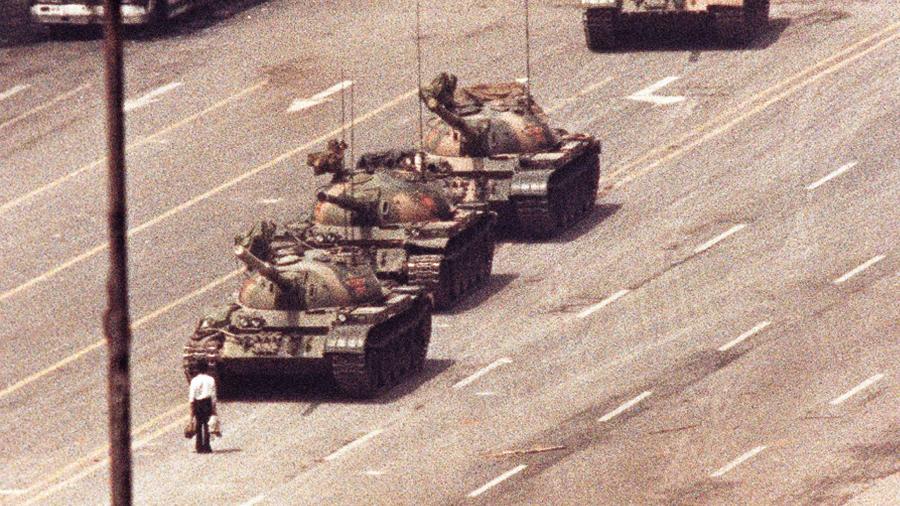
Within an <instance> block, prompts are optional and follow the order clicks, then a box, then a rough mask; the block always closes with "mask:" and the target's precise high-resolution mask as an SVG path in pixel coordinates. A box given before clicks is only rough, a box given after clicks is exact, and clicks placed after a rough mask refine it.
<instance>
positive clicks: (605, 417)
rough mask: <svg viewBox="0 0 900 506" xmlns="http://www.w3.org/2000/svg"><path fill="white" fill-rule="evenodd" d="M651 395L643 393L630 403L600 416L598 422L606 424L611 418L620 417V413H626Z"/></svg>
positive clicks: (648, 392) (650, 393)
mask: <svg viewBox="0 0 900 506" xmlns="http://www.w3.org/2000/svg"><path fill="white" fill-rule="evenodd" d="M651 395H653V392H650V391H647V392H644V393H642V394H641V395H639V396H637V397H635V398H634V399H631V400H630V401H628V402H626V403H624V404H622V405H621V406H619V407H618V408H616V409H614V410H612V411H610V412H609V413H607V414H605V415H603V416H601V417H600V420H599V421H601V422H608V421H610V420H612V419H613V418H615V417H617V416H619V415H621V414H622V413H624V412H626V411H628V410H629V409H631V408H632V406H634V405H636V404H637V403H639V402H641V401H642V400H644V399H646V398H647V397H650V396H651Z"/></svg>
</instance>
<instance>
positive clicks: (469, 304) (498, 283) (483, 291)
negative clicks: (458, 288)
mask: <svg viewBox="0 0 900 506" xmlns="http://www.w3.org/2000/svg"><path fill="white" fill-rule="evenodd" d="M518 277H519V275H518V274H492V275H491V278H490V279H489V280H488V282H487V284H486V285H484V286H482V287H481V288H479V289H478V290H477V291H475V292H474V293H472V294H470V295H469V296H468V297H466V298H465V299H463V300H462V301H461V302H460V303H459V304H457V305H455V306H453V307H452V308H451V309H448V310H444V311H441V312H440V313H439V314H445V315H455V314H461V313H464V312H466V311H468V310H470V309H473V308H475V307H477V306H479V305H481V304H483V303H484V302H485V301H486V300H488V299H490V298H491V297H493V296H494V294H496V293H498V292H500V291H501V290H503V289H504V288H506V287H507V285H509V284H510V283H512V282H513V281H515V280H516V279H517V278H518Z"/></svg>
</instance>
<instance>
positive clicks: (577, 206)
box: [513, 151, 600, 239]
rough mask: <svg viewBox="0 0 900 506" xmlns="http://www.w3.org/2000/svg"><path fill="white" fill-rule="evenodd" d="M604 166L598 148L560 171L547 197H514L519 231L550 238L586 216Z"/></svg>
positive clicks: (595, 194)
mask: <svg viewBox="0 0 900 506" xmlns="http://www.w3.org/2000/svg"><path fill="white" fill-rule="evenodd" d="M599 178H600V165H599V161H598V159H597V156H596V152H595V151H588V152H587V153H585V154H584V155H583V156H581V157H579V158H578V159H577V160H576V161H575V162H574V163H573V164H571V165H570V166H568V167H563V168H561V169H559V170H557V171H556V173H555V174H554V175H553V177H551V179H550V184H549V185H548V186H549V187H548V193H547V194H546V195H544V196H543V197H529V198H516V199H513V203H514V205H515V212H516V217H517V220H518V223H519V230H520V232H522V233H523V234H525V235H527V236H530V237H533V238H537V239H546V238H549V237H553V236H554V235H556V234H558V233H560V232H562V231H563V230H566V229H568V228H569V227H571V226H572V225H574V224H575V223H576V222H578V220H580V219H582V218H584V216H586V215H587V214H588V213H590V211H591V209H593V208H594V203H595V202H596V200H597V190H598V187H599Z"/></svg>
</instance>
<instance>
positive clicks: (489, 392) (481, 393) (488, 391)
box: [475, 390, 497, 397]
mask: <svg viewBox="0 0 900 506" xmlns="http://www.w3.org/2000/svg"><path fill="white" fill-rule="evenodd" d="M475 395H477V396H478V397H493V396H495V395H497V394H496V393H494V392H491V391H490V390H486V391H484V392H475Z"/></svg>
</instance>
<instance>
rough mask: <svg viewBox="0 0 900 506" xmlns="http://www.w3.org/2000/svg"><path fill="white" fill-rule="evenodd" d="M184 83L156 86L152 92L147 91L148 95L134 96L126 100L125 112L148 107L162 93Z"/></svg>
mask: <svg viewBox="0 0 900 506" xmlns="http://www.w3.org/2000/svg"><path fill="white" fill-rule="evenodd" d="M182 84H183V83H169V84H167V85H165V86H160V87H159V88H156V89H155V90H153V91H151V92H150V93H147V94H146V95H144V96H142V97H138V98H134V99H131V100H126V101H125V107H124V109H125V112H130V111H133V110H135V109H140V108H141V107H147V106H148V105H150V104H152V103H153V102H156V101H157V99H158V97H159V96H160V95H164V94H166V93H168V92H170V91H172V90H174V89H175V88H178V87H179V86H181V85H182Z"/></svg>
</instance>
